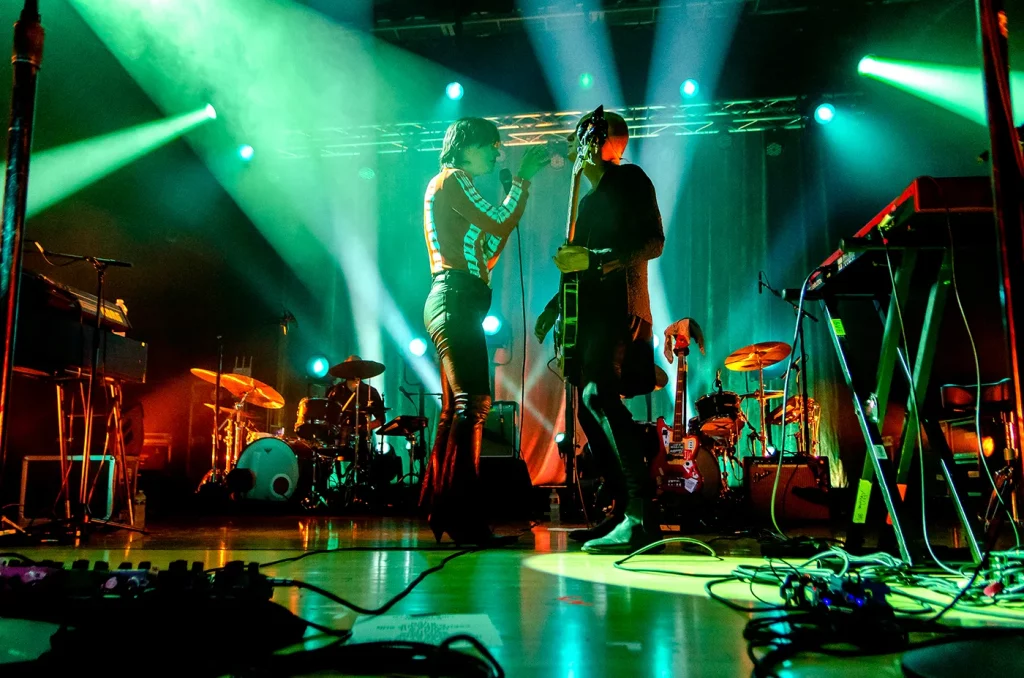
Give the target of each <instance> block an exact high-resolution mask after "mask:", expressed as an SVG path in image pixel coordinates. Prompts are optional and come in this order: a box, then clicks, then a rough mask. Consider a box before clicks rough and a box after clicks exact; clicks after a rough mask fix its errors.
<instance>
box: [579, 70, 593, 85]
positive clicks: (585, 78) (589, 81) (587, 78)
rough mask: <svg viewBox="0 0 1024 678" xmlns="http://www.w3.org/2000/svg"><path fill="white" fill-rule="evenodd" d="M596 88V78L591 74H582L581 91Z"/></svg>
mask: <svg viewBox="0 0 1024 678" xmlns="http://www.w3.org/2000/svg"><path fill="white" fill-rule="evenodd" d="M593 86H594V76H592V75H591V74H590V73H580V89H590V88H592V87H593Z"/></svg>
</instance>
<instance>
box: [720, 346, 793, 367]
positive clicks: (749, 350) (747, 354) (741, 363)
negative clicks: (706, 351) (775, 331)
mask: <svg viewBox="0 0 1024 678" xmlns="http://www.w3.org/2000/svg"><path fill="white" fill-rule="evenodd" d="M789 351H790V349H789V344H786V343H784V342H781V341H763V342H761V343H760V344H751V345H750V346H744V347H743V348H741V349H737V350H735V351H733V352H732V353H730V354H729V357H728V358H726V359H725V369H727V370H731V371H733V372H753V371H755V370H758V369H760V368H762V367H768V366H769V365H774V364H775V363H777V362H780V361H782V360H785V358H786V356H788V355H789Z"/></svg>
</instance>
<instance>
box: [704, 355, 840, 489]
mask: <svg viewBox="0 0 1024 678" xmlns="http://www.w3.org/2000/svg"><path fill="white" fill-rule="evenodd" d="M789 354H790V347H789V345H787V344H785V343H782V342H775V341H771V342H761V343H757V344H751V345H750V346H744V347H743V348H740V349H737V350H735V351H733V352H732V353H731V354H729V356H728V357H727V358H726V359H725V369H727V370H729V371H731V372H757V386H758V387H757V390H755V391H752V392H750V393H736V392H734V391H726V390H724V389H723V388H722V381H721V372H719V373H718V375H717V376H716V378H715V389H714V390H713V391H712V392H711V393H708V394H706V395H704V396H701V397H700V398H698V399H697V401H696V403H695V406H696V411H697V416H695V417H692V418H691V419H690V420H689V421H688V422H687V432H688V433H689V435H692V436H697V437H698V439H699V440H700V447H699V449H698V451H697V454H696V456H695V459H694V462H695V463H696V464H697V466H698V468H699V469H700V471H701V475H702V476H703V478H704V486H705V488H706V490H705V492H704V493H703V494H705V495H707V496H705V497H703V498H704V499H711V500H713V499H715V498H717V497H718V496H720V495H725V494H728V493H729V492H730V491H731V489H732V488H734V487H738V486H739V485H740V484H741V482H742V476H741V474H742V465H741V464H740V462H739V457H738V451H739V449H740V448H741V446H742V437H743V431H744V429H748V430H749V434H748V440H749V441H750V444H751V450H750V453H751V454H753V455H757V454H760V456H771V455H772V454H774V448H773V447H772V436H771V428H772V426H779V425H789V424H797V423H801V422H802V421H803V419H802V417H804V416H807V418H808V423H809V425H810V431H811V454H814V455H816V454H817V450H818V429H819V420H820V407H819V405H818V403H816V402H814V400H813V399H810V398H808V400H807V413H806V415H804V413H803V408H801V406H800V403H801V397H800V396H799V395H794V396H793V397H791V398H789V399H788V401H787V402H786V404H785V405H784V406H783V405H780V406H779V407H777V408H775V409H773V410H771V411H769V409H768V404H769V402H770V401H772V400H775V399H778V398H782V395H783V394H782V391H772V390H768V389H766V388H765V368H768V367H771V366H772V365H775V364H777V363H780V362H782V361H783V360H785V359H786V358H787V357H789ZM798 378H799V377H798ZM796 392H797V393H799V390H798V389H797V391H796ZM751 401H752V402H755V403H757V412H758V419H757V424H758V426H756V427H755V426H754V423H753V422H752V421H751V418H750V417H748V416H747V414H746V413H745V412H744V408H743V406H744V404H745V403H747V402H751ZM783 413H785V414H783ZM793 435H794V436H795V438H796V439H797V441H798V443H797V444H798V446H797V448H796V451H797V452H798V453H804V450H802V448H801V446H800V442H799V441H800V440H801V439H802V436H800V434H799V433H798V432H797V433H794V434H793ZM716 459H717V463H716ZM716 481H717V482H716Z"/></svg>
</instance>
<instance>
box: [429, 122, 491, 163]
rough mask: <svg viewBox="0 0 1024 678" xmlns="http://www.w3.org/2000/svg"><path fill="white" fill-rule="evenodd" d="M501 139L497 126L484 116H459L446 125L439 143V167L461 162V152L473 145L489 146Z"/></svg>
mask: <svg viewBox="0 0 1024 678" xmlns="http://www.w3.org/2000/svg"><path fill="white" fill-rule="evenodd" d="M499 141H501V135H500V134H499V133H498V126H497V125H495V124H494V123H493V122H491V121H490V120H485V119H484V118H460V119H458V120H456V121H455V122H453V123H452V124H451V125H449V126H448V130H447V131H446V132H445V133H444V143H443V144H442V145H441V169H444V168H445V167H455V166H456V165H458V164H459V163H461V162H462V154H463V152H464V151H465V150H466V149H467V148H471V147H473V146H491V145H493V144H495V143H497V142H499Z"/></svg>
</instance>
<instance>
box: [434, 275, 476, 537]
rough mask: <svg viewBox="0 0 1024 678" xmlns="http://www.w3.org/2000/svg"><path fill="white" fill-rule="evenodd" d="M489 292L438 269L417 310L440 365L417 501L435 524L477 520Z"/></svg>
mask: <svg viewBox="0 0 1024 678" xmlns="http://www.w3.org/2000/svg"><path fill="white" fill-rule="evenodd" d="M490 306H491V288H490V287H488V286H487V285H486V284H485V283H484V282H483V281H482V280H480V279H479V278H477V277H476V276H473V275H471V274H469V273H467V272H464V271H444V272H442V273H439V274H438V275H436V276H434V282H433V284H432V285H431V287H430V294H428V295H427V301H426V304H424V308H423V322H424V324H425V325H426V328H427V332H428V333H429V334H430V338H431V340H432V341H433V342H434V346H435V348H436V349H437V354H438V357H439V358H440V361H441V394H442V395H441V414H440V417H439V418H438V423H437V436H436V437H435V438H434V445H433V447H432V449H431V452H430V459H429V460H428V462H427V474H426V480H425V482H424V485H423V493H422V495H421V497H420V503H421V505H422V506H424V507H426V508H428V509H429V511H430V514H431V518H432V520H433V519H435V518H436V519H438V520H439V521H440V522H441V523H444V524H451V523H453V522H460V523H466V522H472V521H474V520H476V521H477V522H479V521H482V519H483V517H482V513H483V512H482V507H481V503H482V497H481V496H480V488H479V484H480V483H479V472H480V441H481V438H482V435H483V426H484V423H485V422H486V420H487V413H488V411H489V410H490V407H491V398H490V392H491V388H490V376H489V373H490V369H489V365H488V356H487V341H486V339H485V337H484V331H483V326H482V323H483V320H484V318H485V317H486V315H487V311H488V309H489V308H490Z"/></svg>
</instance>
